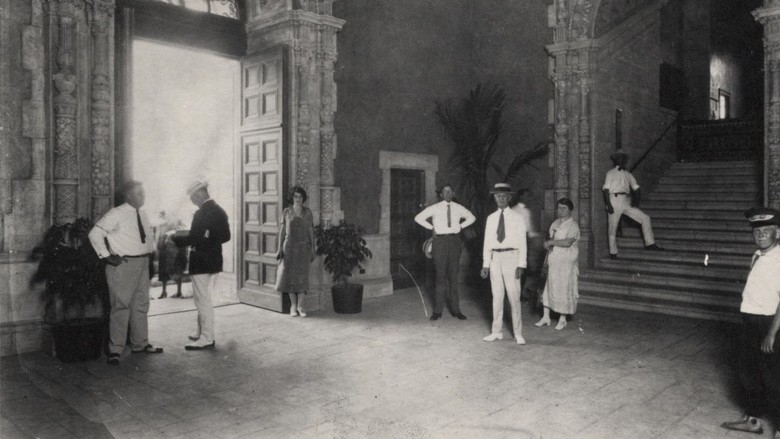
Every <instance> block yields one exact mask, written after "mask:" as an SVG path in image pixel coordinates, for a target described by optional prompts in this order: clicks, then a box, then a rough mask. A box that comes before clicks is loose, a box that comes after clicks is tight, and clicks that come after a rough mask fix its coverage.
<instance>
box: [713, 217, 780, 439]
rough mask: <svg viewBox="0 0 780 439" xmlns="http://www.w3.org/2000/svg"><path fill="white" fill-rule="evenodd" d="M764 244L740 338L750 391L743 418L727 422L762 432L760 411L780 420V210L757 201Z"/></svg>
mask: <svg viewBox="0 0 780 439" xmlns="http://www.w3.org/2000/svg"><path fill="white" fill-rule="evenodd" d="M745 217H746V218H747V219H748V221H750V226H751V228H752V229H753V241H754V242H755V243H756V245H757V246H758V250H756V252H755V253H754V254H753V260H752V262H751V264H750V273H749V274H748V277H747V282H746V283H745V289H744V290H743V291H742V304H741V305H740V308H739V310H740V313H741V317H742V329H741V334H740V341H739V366H738V373H739V381H740V383H741V384H742V387H743V389H744V390H745V393H746V395H745V396H746V398H745V402H746V403H747V407H746V410H745V415H744V416H742V418H740V419H738V420H736V421H732V422H724V423H723V424H721V426H722V427H723V428H726V429H729V430H738V431H745V432H749V433H756V434H761V433H763V431H764V428H763V425H762V422H761V419H760V416H762V415H765V416H766V418H767V419H769V420H770V421H771V422H772V424H773V426H774V429H775V431H774V432H773V438H774V439H780V432H778V431H777V429H778V426H780V425H779V424H778V423H780V347H778V346H777V344H776V343H775V341H776V340H775V338H776V336H777V332H778V330H780V277H778V274H779V273H780V245H778V241H780V235H779V234H778V230H779V229H780V212H778V211H777V210H775V209H770V208H767V207H754V208H752V209H749V210H748V211H746V212H745Z"/></svg>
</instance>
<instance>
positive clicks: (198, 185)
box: [187, 177, 209, 196]
mask: <svg viewBox="0 0 780 439" xmlns="http://www.w3.org/2000/svg"><path fill="white" fill-rule="evenodd" d="M208 187H209V182H208V181H206V179H205V178H203V177H196V178H195V180H194V181H193V182H192V183H190V185H189V186H187V196H191V195H192V194H193V193H195V191H197V190H198V189H203V188H208Z"/></svg>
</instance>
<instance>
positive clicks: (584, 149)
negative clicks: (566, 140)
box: [578, 77, 593, 231]
mask: <svg viewBox="0 0 780 439" xmlns="http://www.w3.org/2000/svg"><path fill="white" fill-rule="evenodd" d="M590 81H591V80H590V78H587V77H582V78H580V121H579V122H580V125H579V150H578V162H579V174H578V180H579V200H580V204H579V217H580V219H579V225H580V229H581V230H583V231H590V228H591V222H590V203H591V190H592V186H593V175H592V170H591V160H590V157H591V154H592V152H591V141H590V124H591V115H590V91H591V82H590Z"/></svg>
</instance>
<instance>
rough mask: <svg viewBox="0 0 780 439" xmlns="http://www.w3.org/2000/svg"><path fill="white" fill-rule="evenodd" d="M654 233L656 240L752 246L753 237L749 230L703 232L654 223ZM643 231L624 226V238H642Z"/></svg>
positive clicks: (636, 227) (632, 226)
mask: <svg viewBox="0 0 780 439" xmlns="http://www.w3.org/2000/svg"><path fill="white" fill-rule="evenodd" d="M653 233H654V234H655V238H656V239H664V240H694V241H718V242H735V243H745V244H752V243H753V236H752V235H751V234H750V232H749V231H747V230H742V231H738V232H737V231H728V230H701V229H678V228H667V227H661V226H660V225H659V224H655V223H653ZM641 236H642V231H641V230H640V228H639V225H638V224H634V225H632V224H624V225H623V237H625V238H640V237H641Z"/></svg>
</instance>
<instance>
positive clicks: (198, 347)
mask: <svg viewBox="0 0 780 439" xmlns="http://www.w3.org/2000/svg"><path fill="white" fill-rule="evenodd" d="M216 345H217V344H216V343H215V342H214V341H210V342H209V341H206V340H203V339H200V340H198V341H196V342H194V343H190V344H188V345H186V346H184V349H186V350H188V351H202V350H204V349H214V348H215V347H216Z"/></svg>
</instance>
